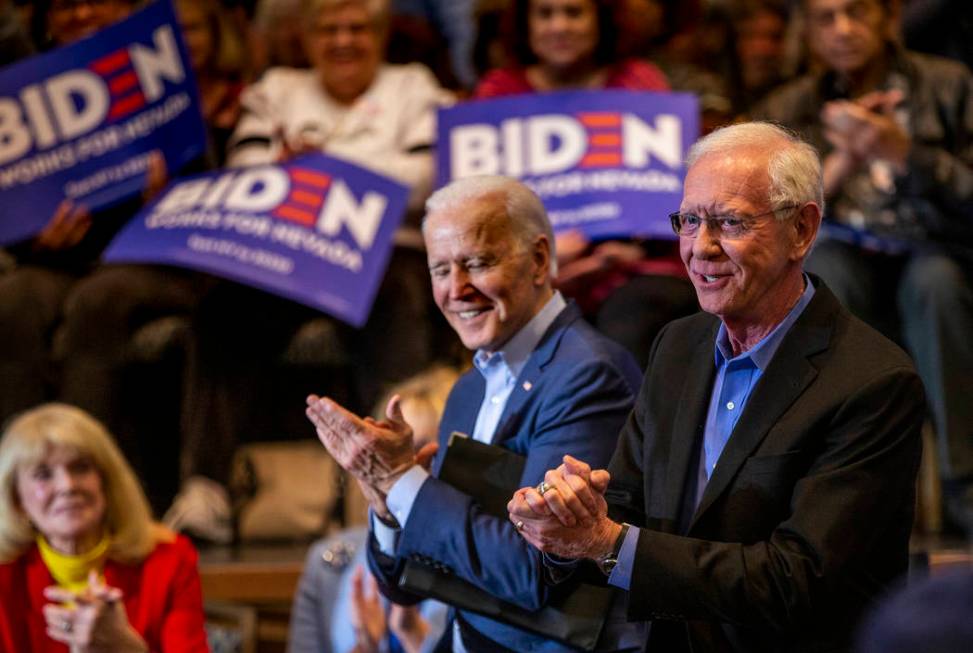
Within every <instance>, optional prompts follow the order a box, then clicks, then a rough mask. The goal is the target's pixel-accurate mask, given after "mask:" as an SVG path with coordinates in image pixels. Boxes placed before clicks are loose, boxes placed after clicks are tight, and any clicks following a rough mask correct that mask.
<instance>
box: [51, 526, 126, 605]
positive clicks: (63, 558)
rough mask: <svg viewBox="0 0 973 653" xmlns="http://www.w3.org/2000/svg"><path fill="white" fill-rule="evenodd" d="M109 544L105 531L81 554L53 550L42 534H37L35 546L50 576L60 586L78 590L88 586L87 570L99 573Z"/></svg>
mask: <svg viewBox="0 0 973 653" xmlns="http://www.w3.org/2000/svg"><path fill="white" fill-rule="evenodd" d="M110 544H111V537H110V536H109V535H108V534H107V533H106V534H105V536H104V537H102V538H101V541H100V542H98V544H96V545H95V546H94V548H93V549H91V550H90V551H88V552H86V553H82V554H81V555H70V554H67V553H61V552H60V551H55V550H54V548H52V547H51V545H50V544H48V543H47V540H46V539H44V536H43V535H38V536H37V548H38V549H40V552H41V559H42V560H43V561H44V564H45V565H47V569H48V570H49V571H50V572H51V576H53V577H54V580H55V581H57V584H58V585H59V586H60V587H63V588H65V589H67V590H70V591H72V592H80V591H81V590H83V589H84V588H85V587H87V586H88V572H89V571H91V570H92V569H95V570H97V571H98V573H99V574H100V573H101V567H102V563H103V562H104V561H105V557H106V554H107V553H108V547H109V545H110Z"/></svg>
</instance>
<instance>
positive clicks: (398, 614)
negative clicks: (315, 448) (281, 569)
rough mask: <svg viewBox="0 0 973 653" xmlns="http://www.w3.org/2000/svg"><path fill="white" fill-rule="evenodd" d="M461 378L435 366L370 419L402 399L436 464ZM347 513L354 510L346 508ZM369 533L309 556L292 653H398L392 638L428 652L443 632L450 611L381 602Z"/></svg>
mask: <svg viewBox="0 0 973 653" xmlns="http://www.w3.org/2000/svg"><path fill="white" fill-rule="evenodd" d="M458 378H459V370H457V369H456V368H453V367H447V366H444V365H436V366H434V367H431V368H429V369H427V370H425V371H423V372H421V373H419V374H417V375H416V376H414V377H412V378H410V379H408V380H406V381H404V382H403V383H400V384H398V385H396V386H395V387H393V388H392V389H391V390H390V391H389V392H388V393H386V395H385V396H384V397H383V398H382V399H381V400H379V402H378V403H377V404H376V406H375V410H374V411H373V418H375V419H378V420H381V419H384V412H385V406H386V405H387V404H388V402H389V400H390V399H391V398H392V396H393V395H399V397H400V405H401V407H402V414H403V416H404V418H405V419H406V421H408V423H409V424H411V425H412V431H413V443H414V445H415V449H416V451H417V452H424V453H423V456H424V457H425V458H426V459H427V460H429V461H431V459H432V458H431V456H432V453H433V452H434V451H435V449H432V448H427V446H428V445H430V444H431V443H435V442H436V435H437V433H438V429H439V418H440V416H441V415H442V412H443V408H444V407H445V406H446V398H447V397H448V396H449V392H450V390H451V389H452V387H453V384H454V383H455V382H456V379H458ZM348 480H349V486H348V490H349V491H350V492H353V493H354V495H355V496H356V497H358V501H357V504H358V505H357V507H351V508H350V510H352V511H354V512H356V513H357V515H356V517H355V518H354V521H361V522H364V521H365V520H366V518H367V511H368V504H367V502H366V501H365V500H364V498H363V497H362V496H361V493H360V491H359V490H358V488H357V487H356V486H354V483H353V482H352V481H351V479H350V478H349V479H348ZM345 505H346V509H348V507H349V504H348V503H346V504H345ZM367 538H368V528H367V527H364V526H362V527H356V528H350V529H346V530H344V531H342V532H341V533H338V534H336V535H333V536H331V537H327V538H324V539H321V540H318V541H317V542H315V543H314V544H313V545H312V546H311V549H310V550H309V551H308V555H307V559H306V561H305V563H304V570H303V572H302V574H301V580H300V582H299V583H298V587H297V590H296V592H295V595H294V604H293V606H292V608H291V625H290V637H289V639H288V649H287V650H288V653H349V652H350V651H355V652H356V653H369V652H370V651H379V650H383V651H384V650H395V649H393V648H391V647H390V646H389V635H390V634H391V635H392V636H393V637H394V638H395V640H397V643H398V644H399V645H400V646H402V648H403V649H404V650H405V651H407V652H408V653H418V652H419V651H431V650H432V649H433V647H434V646H435V645H436V643H437V642H438V641H439V639H440V638H441V637H442V634H443V631H444V629H445V627H446V611H447V610H448V606H446V605H444V604H442V603H439V602H437V601H433V600H426V601H423V602H422V603H421V604H420V605H419V606H399V605H390V604H388V602H387V601H385V600H384V599H381V598H379V596H378V591H377V586H376V583H375V580H374V578H373V577H372V576H371V574H370V573H369V572H368V571H367V569H366V560H365V557H366V556H365V552H366V546H365V544H366V539H367Z"/></svg>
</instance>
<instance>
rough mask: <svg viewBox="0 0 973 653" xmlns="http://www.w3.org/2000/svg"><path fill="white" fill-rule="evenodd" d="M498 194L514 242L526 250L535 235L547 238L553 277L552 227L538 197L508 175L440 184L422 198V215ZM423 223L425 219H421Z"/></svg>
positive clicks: (553, 275)
mask: <svg viewBox="0 0 973 653" xmlns="http://www.w3.org/2000/svg"><path fill="white" fill-rule="evenodd" d="M494 196H499V197H500V198H501V199H502V202H503V209H504V213H506V215H507V219H508V220H509V221H510V226H511V227H512V230H513V233H514V236H515V237H516V238H517V241H518V242H519V243H520V244H522V245H523V246H524V247H525V248H527V249H528V250H529V249H530V248H531V247H532V246H533V244H534V240H535V239H536V238H537V237H538V236H544V237H545V238H547V244H548V253H549V254H550V259H551V274H550V276H551V277H552V278H553V277H556V276H557V255H556V252H555V246H554V229H553V228H552V227H551V221H550V220H548V219H547V211H546V210H545V209H544V204H543V203H542V202H541V199H540V198H539V197H537V195H536V194H535V193H534V191H532V190H531V189H530V188H528V187H527V186H525V185H524V184H522V183H521V182H519V181H517V180H516V179H513V178H511V177H503V176H501V175H478V176H474V177H465V178H463V179H457V180H456V181H453V182H451V183H449V184H447V185H446V186H443V187H442V188H440V189H439V190H437V191H436V192H435V193H433V194H432V195H431V196H430V197H429V199H427V200H426V216H428V215H429V214H431V213H437V212H439V211H445V210H449V209H455V208H457V207H458V206H459V205H461V204H465V203H467V202H470V201H475V200H479V199H483V198H486V197H494ZM423 225H425V218H423Z"/></svg>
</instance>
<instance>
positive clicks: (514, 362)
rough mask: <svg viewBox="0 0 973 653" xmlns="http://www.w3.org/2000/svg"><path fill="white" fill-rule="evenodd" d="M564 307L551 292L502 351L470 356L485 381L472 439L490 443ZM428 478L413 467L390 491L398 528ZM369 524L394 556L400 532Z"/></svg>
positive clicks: (385, 550)
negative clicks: (522, 377)
mask: <svg viewBox="0 0 973 653" xmlns="http://www.w3.org/2000/svg"><path fill="white" fill-rule="evenodd" d="M566 307H567V302H565V301H564V297H563V296H562V295H561V293H560V292H558V291H554V295H553V296H552V297H551V298H550V299H549V300H548V301H547V303H546V304H544V307H543V308H542V309H541V310H540V311H538V312H537V314H536V315H535V316H534V317H532V318H531V319H530V321H529V322H528V323H527V324H525V325H524V326H523V328H522V329H520V331H518V332H517V333H515V334H514V335H513V337H512V338H510V340H508V341H507V343H506V344H505V345H504V346H503V347H502V348H500V349H499V350H498V351H495V352H486V351H483V350H478V351H477V352H476V353H475V354H474V355H473V365H474V366H476V369H477V370H479V372H480V374H482V375H483V378H484V380H485V381H486V391H485V392H484V393H483V403H481V404H480V410H479V412H478V413H477V416H476V425H475V426H474V427H473V437H474V438H475V439H476V440H479V441H480V442H486V443H490V442H491V441H492V440H493V435H494V432H495V431H496V430H497V425H498V424H499V423H500V417H501V416H502V415H503V409H504V408H505V407H506V405H507V400H508V399H509V398H510V393H511V392H513V389H514V386H515V385H516V383H517V376H518V375H519V374H520V372H521V371H522V370H523V369H524V365H525V364H526V363H527V359H528V358H530V355H531V353H533V351H534V349H536V348H537V344H538V343H539V342H540V341H541V338H542V337H544V334H545V333H546V332H547V330H548V328H550V326H551V325H552V324H553V323H554V320H555V319H557V316H558V315H559V314H560V313H561V311H563V310H564V309H565V308H566ZM427 478H429V472H427V471H426V470H425V469H423V468H422V467H419V466H418V465H415V466H413V467H412V468H411V469H409V470H408V471H407V472H406V473H405V474H403V475H402V477H401V478H400V479H399V480H398V481H396V482H395V485H393V486H392V487H391V488H390V489H389V493H388V496H387V497H386V503H387V504H388V508H389V511H390V512H391V513H392V514H393V515H394V516H395V519H396V521H398V522H399V525H400V527H404V526H405V524H406V522H407V521H408V520H409V514H410V513H411V512H412V504H413V503H414V502H415V500H416V496H418V494H419V490H420V489H421V488H422V484H423V483H425V482H426V479H427ZM371 522H372V530H373V532H374V533H375V539H376V540H377V541H378V545H379V548H380V549H381V550H382V553H385V554H386V555H390V556H394V555H395V544H396V540H397V536H398V532H399V529H394V528H390V527H388V526H386V525H385V524H383V523H382V522H380V521H379V520H377V519H375V518H374V517H373V518H372V520H371Z"/></svg>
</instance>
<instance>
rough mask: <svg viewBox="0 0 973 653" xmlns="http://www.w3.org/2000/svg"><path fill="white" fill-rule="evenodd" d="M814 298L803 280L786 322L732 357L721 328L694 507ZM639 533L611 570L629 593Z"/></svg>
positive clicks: (628, 539) (632, 532)
mask: <svg viewBox="0 0 973 653" xmlns="http://www.w3.org/2000/svg"><path fill="white" fill-rule="evenodd" d="M813 296H814V284H812V283H811V280H810V279H809V278H808V277H807V275H804V292H803V293H802V294H801V297H800V299H798V300H797V304H795V305H794V307H793V308H792V309H791V310H790V311H789V312H788V313H787V316H786V317H785V318H784V319H783V321H782V322H781V323H780V324H778V325H777V326H776V327H774V330H773V331H771V332H770V333H768V334H767V335H766V336H764V337H763V339H762V340H761V341H760V342H758V343H757V344H756V345H754V346H753V348H751V349H750V350H749V351H745V352H743V353H742V354H739V355H738V356H735V357H734V356H733V348H732V347H731V345H730V338H729V335H728V334H727V332H726V327H725V326H724V325H723V324H720V329H719V331H718V332H717V333H716V351H715V364H716V381H715V382H714V383H713V392H712V394H711V395H710V401H709V410H708V411H707V413H706V427H705V431H704V432H703V449H702V451H701V452H700V455H699V471H698V476H697V482H696V496H695V497H694V503H693V505H699V500H700V498H701V497H702V496H703V490H704V489H706V483H707V482H708V481H709V479H710V477H711V476H712V475H713V470H714V469H715V468H716V465H717V464H718V462H719V459H720V454H721V453H722V452H723V447H724V446H726V442H727V440H729V439H730V435H732V433H733V427H735V426H736V423H737V421H738V420H739V419H740V414H741V413H742V412H743V409H744V407H745V406H746V404H747V401H748V400H749V399H750V394H751V393H752V392H753V389H754V387H755V386H756V385H757V381H758V380H759V379H760V377H761V375H763V373H764V370H766V369H767V366H768V365H770V361H771V360H772V359H773V357H774V354H775V353H776V352H777V349H778V347H780V343H781V342H782V341H783V340H784V336H785V335H787V332H788V331H790V329H791V326H793V324H794V322H796V321H797V318H798V317H800V315H801V313H803V312H804V309H805V308H807V305H808V304H809V303H810V302H811V298H812V297H813ZM638 539H639V529H637V528H629V529H628V533H627V534H626V535H625V540H624V541H623V542H622V547H621V549H619V551H618V563H617V564H616V565H615V568H614V569H612V573H611V575H610V576H609V577H608V582H609V583H610V584H612V585H614V586H616V587H620V588H622V589H625V590H627V589H628V588H629V587H631V585H632V567H633V565H634V563H635V548H636V546H637V544H638Z"/></svg>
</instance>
